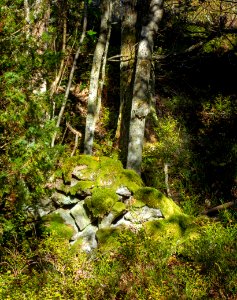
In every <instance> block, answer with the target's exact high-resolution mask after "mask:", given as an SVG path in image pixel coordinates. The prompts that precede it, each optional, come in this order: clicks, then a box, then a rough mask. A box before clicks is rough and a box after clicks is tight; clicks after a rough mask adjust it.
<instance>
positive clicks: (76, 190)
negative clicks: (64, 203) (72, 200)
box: [69, 181, 95, 196]
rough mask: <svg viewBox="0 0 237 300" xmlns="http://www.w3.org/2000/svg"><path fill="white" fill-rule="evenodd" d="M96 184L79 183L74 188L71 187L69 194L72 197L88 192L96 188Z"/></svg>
mask: <svg viewBox="0 0 237 300" xmlns="http://www.w3.org/2000/svg"><path fill="white" fill-rule="evenodd" d="M94 185H95V183H94V182H93V181H79V182H78V183H77V184H76V185H74V186H73V187H70V189H69V193H70V194H71V195H73V196H74V195H76V194H80V193H81V192H83V191H88V190H90V189H92V188H93V187H94Z"/></svg>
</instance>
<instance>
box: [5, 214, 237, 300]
mask: <svg viewBox="0 0 237 300" xmlns="http://www.w3.org/2000/svg"><path fill="white" fill-rule="evenodd" d="M197 223H199V224H198V225H199V226H200V233H201V234H200V235H199V237H196V238H195V239H194V240H187V241H185V242H183V243H180V242H179V241H177V240H175V239H172V238H169V239H168V238H166V237H161V238H160V239H158V240H156V241H154V240H153V239H152V238H151V237H150V236H149V235H148V234H147V233H146V231H145V229H143V230H141V231H140V232H139V233H133V232H131V231H123V232H121V233H120V234H119V235H118V236H117V237H116V243H115V245H116V246H115V247H114V248H113V247H109V249H108V248H100V247H99V248H98V249H97V250H96V251H95V252H92V253H90V254H89V255H87V254H85V253H83V252H81V250H80V246H79V245H78V244H77V243H76V244H74V245H73V246H69V245H68V242H67V241H66V239H64V238H62V237H61V238H60V237H58V235H57V234H56V233H54V232H52V233H51V234H48V233H47V234H46V236H45V237H44V238H43V239H42V238H41V239H39V238H38V240H37V247H36V243H34V245H31V242H30V240H28V243H27V242H26V241H25V242H24V246H22V245H21V246H20V245H18V244H17V239H16V240H15V242H14V241H13V242H12V245H8V246H5V247H1V253H2V256H1V262H0V272H1V276H0V299H31V300H34V299H88V300H89V299H93V300H94V299H139V300H140V299H144V300H145V299H146V300H147V299H236V296H237V289H236V287H237V285H236V283H237V271H236V269H237V242H236V241H237V226H236V224H235V225H228V226H223V225H222V224H221V223H220V222H213V221H212V222H211V221H207V219H197ZM14 243H15V244H14ZM106 249H107V250H106Z"/></svg>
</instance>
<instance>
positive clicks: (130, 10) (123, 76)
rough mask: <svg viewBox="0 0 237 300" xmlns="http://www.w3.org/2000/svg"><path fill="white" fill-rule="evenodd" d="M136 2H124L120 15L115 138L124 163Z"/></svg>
mask: <svg viewBox="0 0 237 300" xmlns="http://www.w3.org/2000/svg"><path fill="white" fill-rule="evenodd" d="M136 4H137V0H128V1H126V2H124V3H123V4H122V5H123V8H122V16H121V18H122V20H121V51H120V54H121V59H120V109H119V118H118V125H117V131H116V139H117V140H118V145H119V149H120V159H121V161H122V162H123V163H124V164H125V165H126V157H127V150H128V147H127V145H128V130H127V126H128V124H129V123H130V112H131V106H132V90H133V80H134V69H135V55H136V42H137V32H136V23H137V10H136Z"/></svg>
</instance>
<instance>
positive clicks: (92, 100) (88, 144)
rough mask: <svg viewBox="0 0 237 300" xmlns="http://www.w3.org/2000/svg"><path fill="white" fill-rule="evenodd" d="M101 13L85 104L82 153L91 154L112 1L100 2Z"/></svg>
mask: <svg viewBox="0 0 237 300" xmlns="http://www.w3.org/2000/svg"><path fill="white" fill-rule="evenodd" d="M102 6H103V8H104V9H103V14H102V16H101V27H100V36H99V39H98V42H97V44H96V48H95V52H94V57H93V63H92V70H91V76H90V87H89V97H88V106H87V117H86V128H85V140H84V153H85V154H92V146H93V140H94V132H95V124H96V118H97V115H98V88H99V78H100V71H101V65H102V59H103V55H104V52H105V47H106V40H107V38H108V29H109V21H110V20H111V15H112V1H110V0H104V1H103V2H102Z"/></svg>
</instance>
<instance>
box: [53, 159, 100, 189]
mask: <svg viewBox="0 0 237 300" xmlns="http://www.w3.org/2000/svg"><path fill="white" fill-rule="evenodd" d="M60 165H61V168H60V170H57V171H56V174H57V176H60V174H62V175H63V177H64V181H65V182H66V183H68V182H70V181H71V178H72V171H73V169H74V168H75V167H76V166H80V165H85V166H87V168H86V169H84V170H82V173H85V174H86V173H87V174H88V173H89V174H91V173H93V172H94V173H95V172H96V171H97V170H98V169H99V158H97V157H94V156H89V155H77V156H73V157H68V158H66V159H64V160H63V161H62V162H61V163H60Z"/></svg>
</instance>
